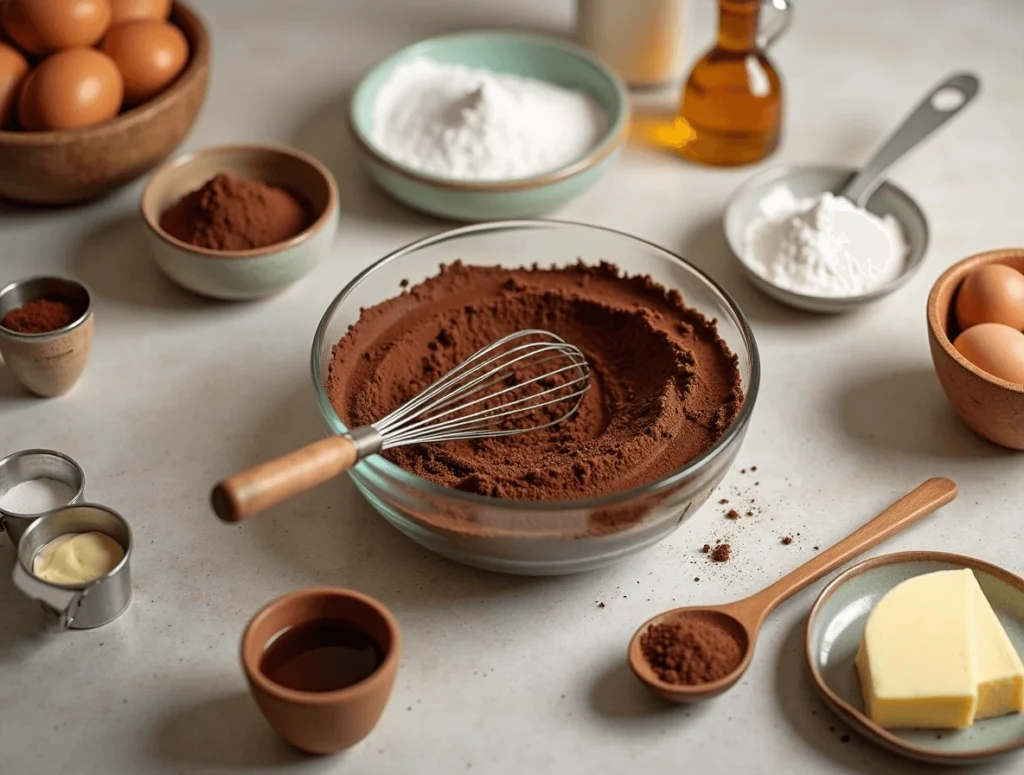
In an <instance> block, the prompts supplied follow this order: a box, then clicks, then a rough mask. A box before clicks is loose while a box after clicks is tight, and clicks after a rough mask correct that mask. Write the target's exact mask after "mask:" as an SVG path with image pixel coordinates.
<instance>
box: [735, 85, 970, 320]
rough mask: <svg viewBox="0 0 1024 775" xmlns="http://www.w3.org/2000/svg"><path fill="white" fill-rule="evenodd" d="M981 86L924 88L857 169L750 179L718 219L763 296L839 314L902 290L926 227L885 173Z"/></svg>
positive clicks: (806, 168) (789, 170)
mask: <svg viewBox="0 0 1024 775" xmlns="http://www.w3.org/2000/svg"><path fill="white" fill-rule="evenodd" d="M979 88H980V84H979V81H978V79H977V77H975V76H974V75H971V74H969V73H957V74H954V75H951V76H949V77H947V78H946V79H944V80H943V81H942V82H941V83H939V84H938V85H936V86H935V87H934V88H932V89H931V90H930V91H929V92H928V94H927V95H926V96H925V98H924V99H923V100H922V101H921V102H920V104H918V106H917V107H916V108H915V109H914V111H913V112H912V113H911V114H910V115H909V116H908V117H907V118H906V119H905V120H904V122H903V124H902V125H901V126H900V127H899V129H897V130H896V132H895V133H893V135H892V136H891V137H890V138H889V139H888V141H886V143H885V144H884V145H883V146H882V147H881V148H880V149H879V150H878V151H877V152H876V153H875V155H874V156H873V157H872V158H871V160H870V161H869V162H868V163H867V164H866V165H864V167H863V168H861V169H860V170H859V171H858V170H854V169H852V168H850V167H842V166H826V165H786V166H781V167H775V168H773V169H770V170H768V171H766V172H765V173H764V174H762V175H758V176H756V177H755V178H754V179H752V180H750V181H749V182H747V183H746V184H745V185H744V186H742V187H741V188H740V190H739V191H737V192H736V193H735V194H734V195H733V197H732V199H731V200H730V201H729V204H728V206H727V207H726V212H725V234H726V239H727V241H728V243H729V247H730V248H731V249H732V251H733V253H734V254H735V255H736V257H737V258H738V259H739V262H740V265H741V266H742V267H743V268H744V269H745V270H746V273H747V275H748V276H749V277H750V279H751V280H752V281H753V282H754V284H755V285H757V286H758V287H759V288H761V290H763V291H764V292H765V293H767V294H768V295H770V296H772V297H774V298H775V299H778V300H779V301H781V302H783V303H785V304H788V305H789V306H792V307H796V308H798V309H803V310H807V311H810V312H822V313H835V312H847V311H851V310H853V309H856V308H859V307H861V306H863V305H864V304H867V303H870V302H872V301H876V300H878V299H880V298H882V297H883V296H886V295H887V294H889V293H892V292H893V291H895V290H896V289H897V288H899V287H900V286H901V285H903V284H904V283H905V282H906V281H907V280H909V279H910V277H911V276H912V275H913V273H914V272H915V271H916V270H917V269H918V268H919V267H920V265H921V263H922V262H923V260H924V254H925V251H926V250H927V248H928V222H927V220H926V219H925V216H924V213H923V212H922V211H921V208H920V207H919V206H918V205H917V203H916V202H915V201H914V200H913V198H912V197H911V196H910V195H909V194H907V193H906V192H905V191H903V190H902V189H900V188H898V187H897V186H895V185H893V184H892V183H889V182H883V177H884V175H885V173H886V172H887V171H888V169H889V168H890V167H891V166H892V165H893V164H895V163H896V161H897V160H899V159H900V158H902V157H903V155H904V154H906V153H907V152H909V151H910V150H911V149H912V148H914V147H916V146H917V145H918V144H919V143H920V142H921V141H922V140H924V139H925V138H926V137H928V136H930V135H931V134H932V133H933V132H934V131H935V130H936V129H938V128H939V127H940V126H942V125H943V124H945V123H946V122H947V121H949V119H951V118H952V117H953V116H955V115H956V114H957V113H959V112H960V111H962V110H963V109H964V108H965V107H966V106H967V105H968V104H969V103H970V102H971V100H973V99H974V98H975V97H976V96H977V94H978V90H979Z"/></svg>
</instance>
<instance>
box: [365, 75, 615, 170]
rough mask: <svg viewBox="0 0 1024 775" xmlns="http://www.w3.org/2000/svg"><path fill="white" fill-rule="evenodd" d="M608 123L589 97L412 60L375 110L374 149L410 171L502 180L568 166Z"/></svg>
mask: <svg viewBox="0 0 1024 775" xmlns="http://www.w3.org/2000/svg"><path fill="white" fill-rule="evenodd" d="M607 127H608V116H607V115H606V114H605V112H604V110H603V109H602V108H601V106H600V105H598V104H597V102H595V101H594V100H593V99H592V98H591V97H590V96H588V95H586V94H584V93H583V92H580V91H574V90H571V89H563V88H562V87H560V86H556V85H554V84H551V83H546V82H544V81H539V80H535V79H532V78H521V77H519V76H513V75H504V74H500V73H495V72H492V71H490V70H484V69H474V68H469V67H464V66H462V65H448V64H442V63H439V62H435V61H434V60H432V59H427V58H424V57H417V58H415V59H410V60H409V61H407V62H403V63H402V64H400V65H398V66H397V67H396V68H395V69H394V70H393V71H392V72H391V74H390V75H389V76H388V78H387V80H386V81H385V82H384V83H383V84H382V85H381V87H380V89H379V90H378V92H377V94H376V98H375V100H374V104H373V131H372V133H371V137H372V141H373V143H374V144H375V145H376V146H377V147H378V149H379V150H380V151H382V152H383V153H384V154H385V155H387V156H388V157H390V158H391V159H393V160H394V161H398V162H401V163H403V164H406V165H408V166H409V167H412V168H414V169H417V170H420V171H422V172H426V173H430V174H433V175H437V176H440V177H445V178H451V179H454V180H476V181H485V180H486V181H504V180H516V179H522V178H528V177H532V176H534V175H541V174H543V173H545V172H551V171H553V170H556V169H558V168H560V167H564V166H566V165H568V164H571V163H572V162H574V161H577V160H578V159H581V158H582V157H584V156H585V155H586V154H587V152H588V151H589V150H590V149H591V148H593V147H594V146H595V145H596V144H597V143H598V141H600V139H601V137H602V136H603V135H604V133H605V131H606V130H607Z"/></svg>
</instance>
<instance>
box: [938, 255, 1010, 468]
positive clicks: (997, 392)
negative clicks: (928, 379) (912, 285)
mask: <svg viewBox="0 0 1024 775" xmlns="http://www.w3.org/2000/svg"><path fill="white" fill-rule="evenodd" d="M984 264H1004V265H1006V266H1010V267H1013V268H1014V269H1016V270H1017V271H1020V272H1024V248H1015V249H1009V250H993V251H989V252H987V253H979V254H978V255H975V256H971V257H969V258H965V259H964V260H963V261H960V262H958V263H956V264H954V265H953V266H951V267H950V268H949V269H947V270H946V271H945V272H944V273H943V275H942V276H941V277H939V279H938V280H937V281H936V282H935V285H934V286H932V290H931V293H930V294H929V296H928V341H929V344H930V346H931V351H932V362H933V363H934V364H935V372H936V374H938V377H939V382H941V383H942V389H943V390H944V391H945V393H946V397H947V398H948V399H949V402H950V403H951V404H952V405H953V409H954V410H956V413H957V414H958V415H960V419H962V420H963V421H964V423H966V424H967V426H968V427H970V428H971V429H972V430H973V431H974V432H975V433H977V434H979V435H980V436H983V437H984V438H986V439H988V440H989V441H993V442H995V443H996V444H1000V445H1002V446H1004V447H1009V448H1011V449H1024V385H1019V384H1015V383H1013V382H1008V381H1007V380H1004V379H999V378H998V377H994V376H992V375H991V374H989V373H987V372H985V371H982V370H981V369H979V368H978V367H977V366H975V365H974V364H973V363H971V362H970V361H968V360H967V359H966V358H965V357H964V356H963V355H961V354H960V352H959V351H958V350H957V349H956V348H955V347H954V346H953V341H954V340H955V339H956V337H957V335H958V334H959V333H960V329H959V326H958V324H957V322H956V315H955V312H954V310H955V306H956V298H957V293H958V291H959V290H960V286H961V285H962V283H963V281H964V279H965V278H966V277H967V276H968V275H969V274H971V273H972V272H973V271H974V270H976V269H977V268H978V267H980V266H982V265H984Z"/></svg>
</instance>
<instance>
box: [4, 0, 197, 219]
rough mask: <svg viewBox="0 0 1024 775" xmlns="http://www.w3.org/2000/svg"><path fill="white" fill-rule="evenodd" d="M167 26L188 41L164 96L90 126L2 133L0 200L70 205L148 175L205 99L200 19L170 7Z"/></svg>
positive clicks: (183, 132) (175, 143) (180, 137)
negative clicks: (186, 56) (185, 54)
mask: <svg viewBox="0 0 1024 775" xmlns="http://www.w3.org/2000/svg"><path fill="white" fill-rule="evenodd" d="M170 20H171V21H172V22H173V23H174V24H176V25H177V26H178V28H179V29H181V31H182V32H183V33H185V37H186V39H187V40H188V44H189V49H190V55H189V60H188V64H187V65H185V69H184V70H183V71H182V73H181V74H180V75H179V76H178V77H177V79H176V80H175V81H174V83H172V84H171V85H170V86H169V87H168V88H167V90H166V91H164V92H163V93H162V94H160V95H158V96H156V97H154V98H153V99H151V100H149V101H148V102H144V103H143V104H141V105H139V106H138V107H135V108H132V109H131V110H128V111H126V112H124V113H121V114H120V115H118V116H116V117H115V118H112V119H111V120H109V121H105V122H103V123H102V124H96V125H95V126H89V127H83V128H82V129H68V130H60V131H52V132H22V131H0V198H2V199H12V200H15V201H19V202H28V203H32V204H69V203H72V202H79V201H83V200H86V199H92V198H95V197H98V196H102V195H104V194H107V193H109V192H110V191H113V190H114V189H116V188H118V187H120V186H122V185H124V184H126V183H129V182H131V181H132V180H134V179H136V178H138V177H140V176H141V175H143V174H145V173H146V172H148V171H149V170H150V169H152V168H153V167H154V166H156V165H157V164H158V163H159V162H161V161H162V160H163V159H165V158H166V157H167V156H169V155H170V153H171V152H172V151H173V150H174V149H175V148H176V147H177V146H178V145H179V144H180V143H181V141H182V140H183V139H184V137H185V135H186V134H187V133H188V131H189V130H190V129H191V128H192V125H193V124H194V123H195V120H196V117H197V116H198V115H199V111H200V109H201V108H202V106H203V100H204V99H205V98H206V85H207V79H208V75H209V69H210V41H209V35H208V33H207V31H206V27H205V25H204V24H203V22H202V20H201V19H200V17H199V16H198V15H197V14H196V13H195V12H193V11H192V10H191V9H190V8H189V7H188V6H186V5H185V4H183V3H180V2H175V3H174V5H173V7H172V9H171V16H170Z"/></svg>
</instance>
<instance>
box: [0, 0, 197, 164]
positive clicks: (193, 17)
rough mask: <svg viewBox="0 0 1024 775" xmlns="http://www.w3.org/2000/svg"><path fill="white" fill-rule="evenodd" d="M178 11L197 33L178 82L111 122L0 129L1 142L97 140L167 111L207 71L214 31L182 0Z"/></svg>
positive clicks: (27, 143)
mask: <svg viewBox="0 0 1024 775" xmlns="http://www.w3.org/2000/svg"><path fill="white" fill-rule="evenodd" d="M176 14H180V15H181V16H183V17H184V18H185V19H187V20H188V22H189V23H190V24H191V26H192V28H193V30H194V32H195V40H192V39H191V38H189V48H190V52H189V59H188V64H186V65H185V69H184V70H183V71H182V73H181V74H180V75H179V76H178V77H177V78H176V79H174V82H173V83H172V84H171V85H170V86H169V87H168V88H167V89H166V90H165V91H164V92H162V93H161V94H159V95H157V96H156V97H154V98H153V99H151V100H148V101H147V102H144V103H142V104H141V105H138V106H136V107H134V108H132V109H131V110H127V111H125V112H124V113H121V114H119V115H117V116H114V118H112V119H110V120H109V121H104V122H102V123H100V124H94V125H93V126H85V127H81V128H79V129H54V130H50V131H46V132H24V131H20V130H10V129H7V130H0V145H6V146H11V147H17V146H40V145H58V144H62V143H67V142H72V141H81V140H86V139H87V140H95V139H98V138H101V137H103V136H104V135H105V134H108V133H112V132H120V131H122V130H123V129H125V128H127V127H130V126H135V125H137V124H144V123H146V122H147V121H149V120H150V119H151V118H152V117H153V115H154V114H156V113H158V112H160V111H162V110H164V108H166V107H168V106H169V105H170V104H171V103H173V102H176V101H177V100H178V98H179V97H180V96H181V94H182V93H183V92H184V91H185V90H186V89H188V88H189V87H190V86H192V84H193V83H194V82H195V81H196V79H198V78H199V77H200V76H201V75H202V74H203V73H205V72H206V70H207V68H208V67H209V63H210V34H209V32H208V31H207V29H206V24H205V23H204V22H203V18H202V17H201V16H200V15H199V14H198V13H197V12H196V11H194V10H192V9H191V8H189V7H188V6H187V5H186V4H185V3H182V2H180V0H174V3H173V4H172V6H171V17H170V18H172V19H173V18H174V16H175V15H176ZM175 26H177V27H178V29H180V30H181V31H182V33H184V34H185V36H186V37H189V36H188V31H187V30H185V29H184V28H183V27H182V25H180V24H176V25H175Z"/></svg>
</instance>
